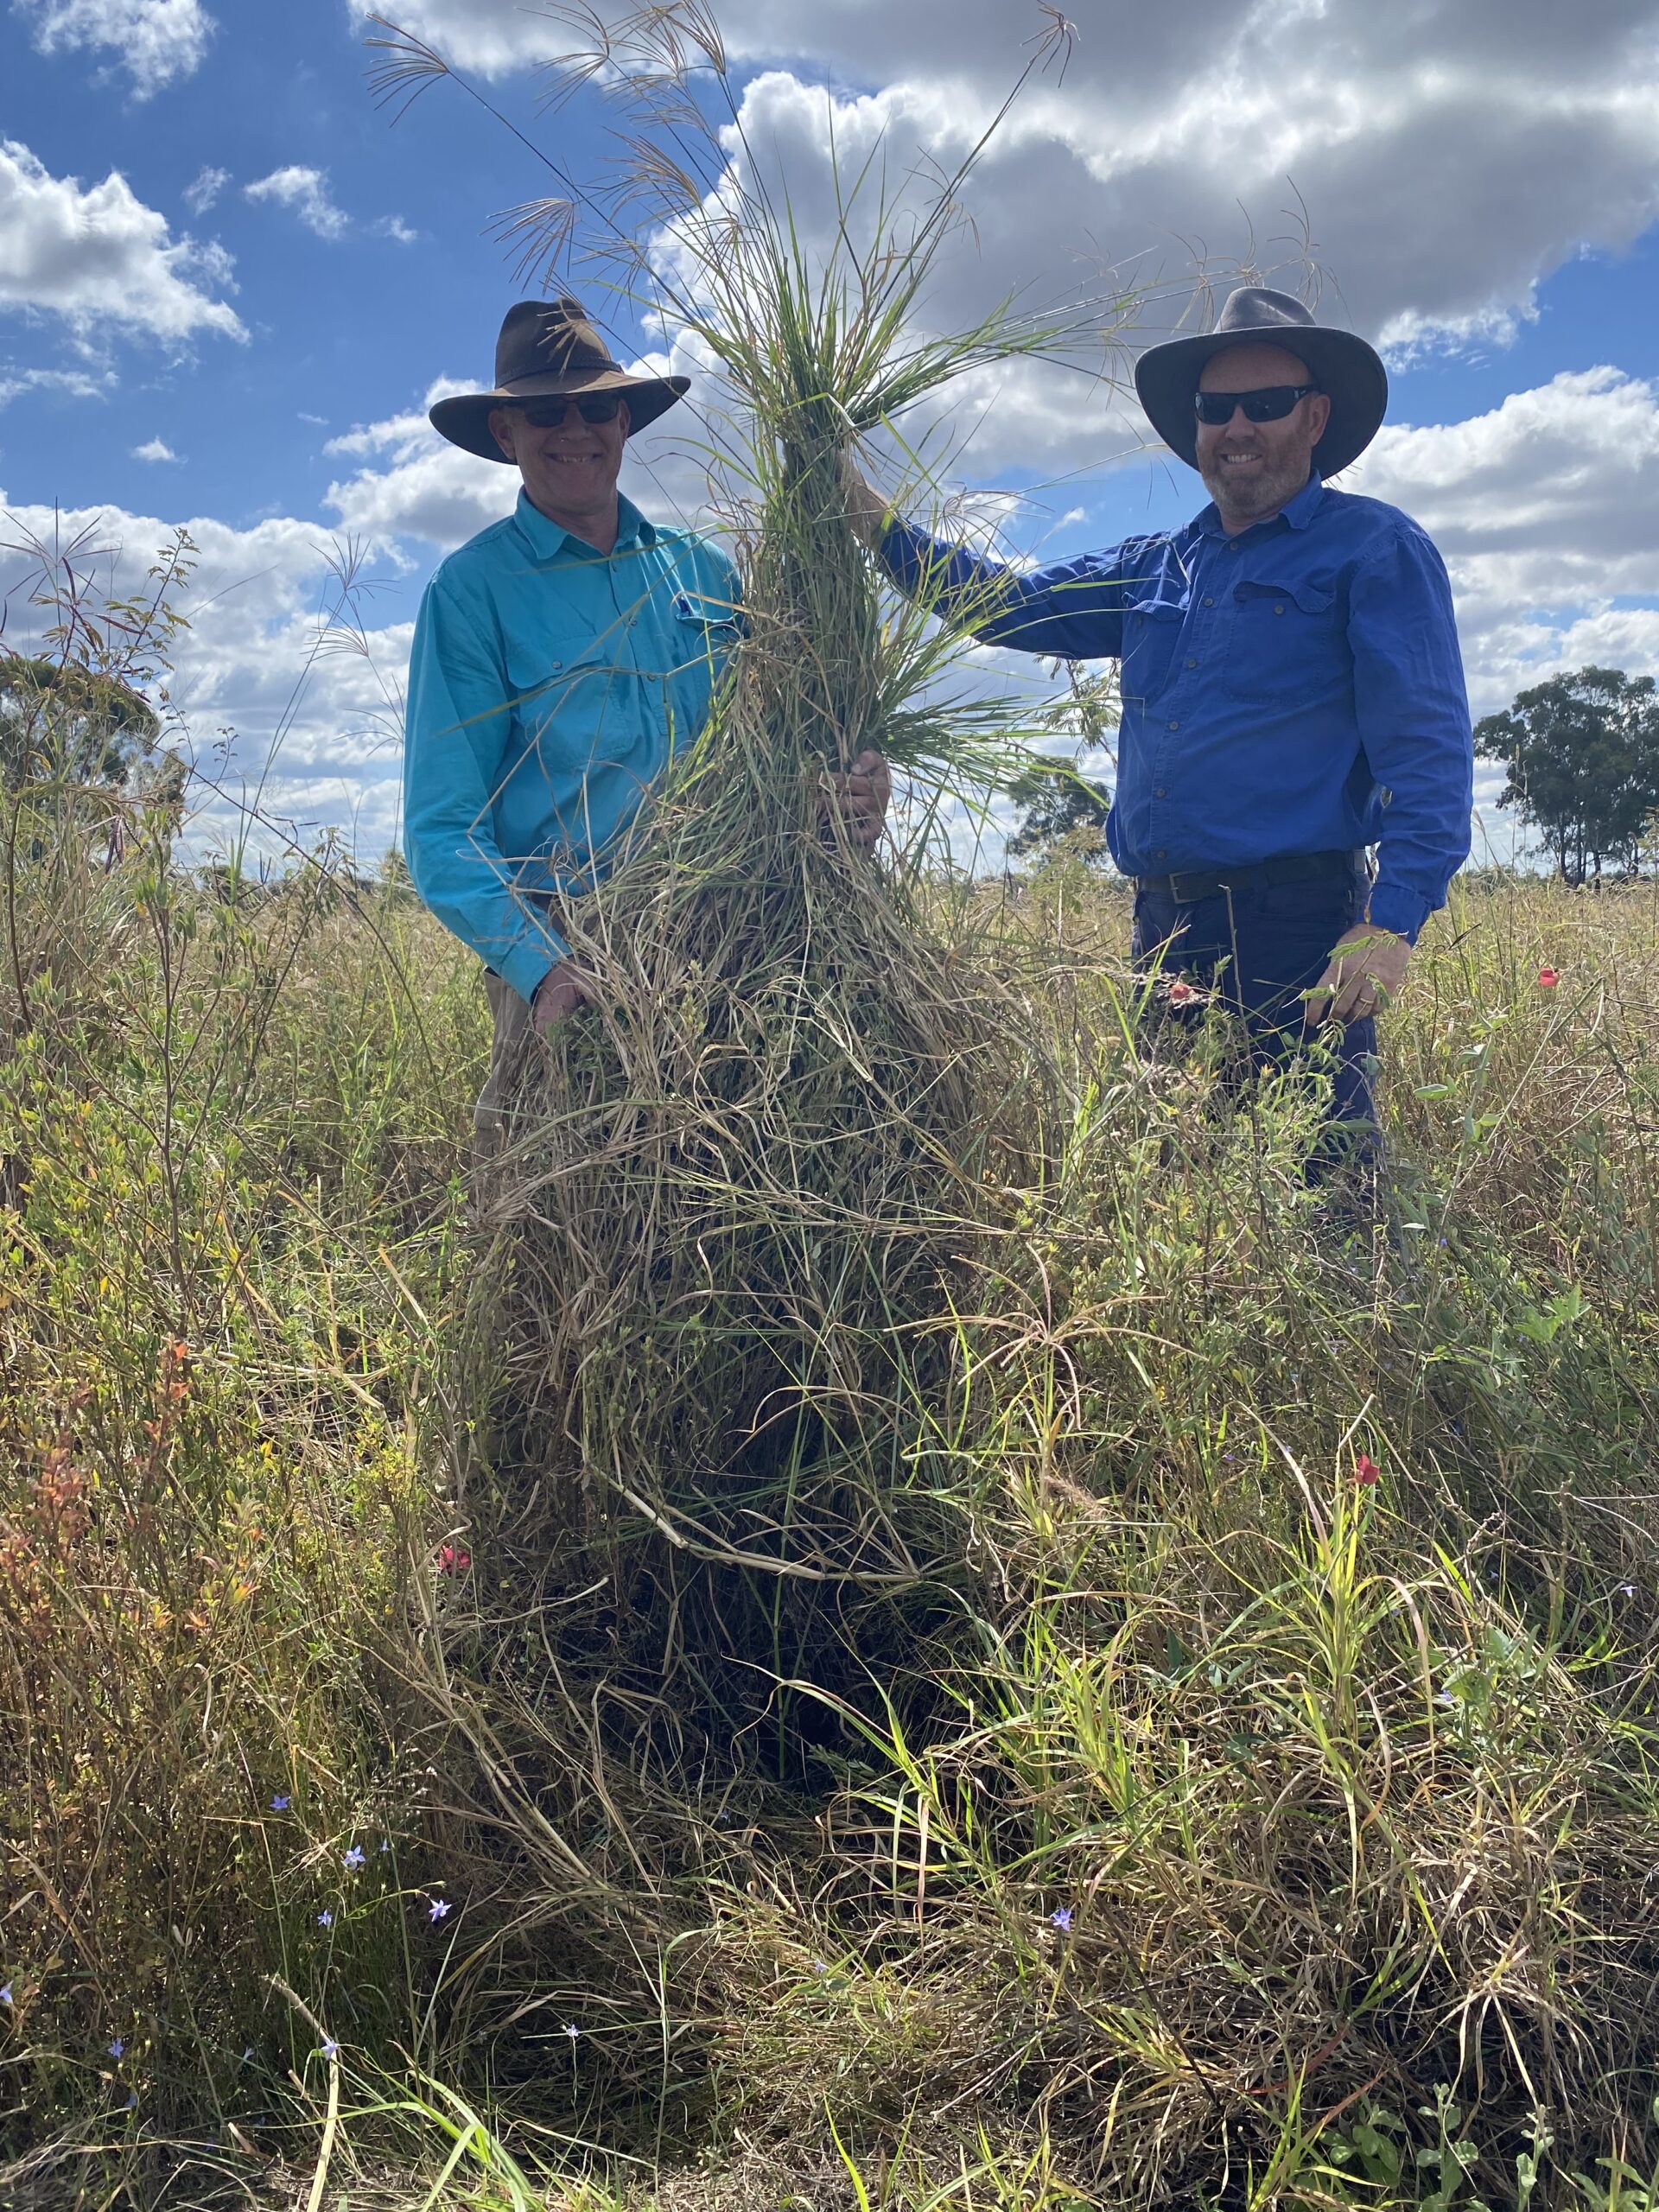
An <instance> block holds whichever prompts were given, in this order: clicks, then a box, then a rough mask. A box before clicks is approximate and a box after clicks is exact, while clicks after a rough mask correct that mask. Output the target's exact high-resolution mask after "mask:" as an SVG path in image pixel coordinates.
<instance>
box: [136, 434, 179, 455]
mask: <svg viewBox="0 0 1659 2212" xmlns="http://www.w3.org/2000/svg"><path fill="white" fill-rule="evenodd" d="M132 457H133V459H134V460H135V461H176V460H177V459H178V457H179V456H178V455H177V454H175V452H174V450H173V448H172V447H171V446H169V445H168V444H166V443H164V442H163V441H162V439H160V438H146V439H145V441H144V442H143V445H141V446H134V448H133V449H132Z"/></svg>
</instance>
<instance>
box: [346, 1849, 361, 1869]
mask: <svg viewBox="0 0 1659 2212" xmlns="http://www.w3.org/2000/svg"><path fill="white" fill-rule="evenodd" d="M362 1864H363V1847H362V1845H361V1844H360V1843H354V1844H353V1846H352V1847H351V1849H350V1850H349V1851H348V1852H347V1853H346V1865H347V1866H350V1867H352V1868H353V1870H355V1869H356V1868H357V1867H359V1866H361V1865H362Z"/></svg>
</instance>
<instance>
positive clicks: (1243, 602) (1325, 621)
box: [1225, 582, 1346, 706]
mask: <svg viewBox="0 0 1659 2212" xmlns="http://www.w3.org/2000/svg"><path fill="white" fill-rule="evenodd" d="M1345 650H1346V639H1344V636H1343V634H1342V611H1341V608H1340V607H1339V606H1338V601H1337V594H1336V593H1335V591H1334V590H1332V589H1331V588H1329V587H1328V586H1325V585H1323V584H1317V583H1311V582H1307V583H1283V584H1275V583H1240V584H1236V585H1235V586H1234V588H1233V622H1232V638H1231V641H1230V649H1229V652H1228V655H1227V669H1226V677H1225V681H1226V687H1227V690H1228V692H1229V694H1230V696H1231V697H1233V698H1235V699H1242V700H1246V701H1249V702H1252V703H1255V704H1261V705H1269V706H1273V705H1286V706H1291V705H1296V704H1299V703H1302V702H1306V700H1307V698H1308V697H1309V696H1310V695H1311V694H1313V693H1315V692H1319V691H1322V690H1324V689H1325V685H1326V683H1328V681H1329V677H1330V675H1331V673H1332V667H1333V664H1334V661H1335V658H1336V656H1337V655H1338V652H1345Z"/></svg>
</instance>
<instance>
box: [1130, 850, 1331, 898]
mask: <svg viewBox="0 0 1659 2212" xmlns="http://www.w3.org/2000/svg"><path fill="white" fill-rule="evenodd" d="M1364 866H1365V849H1364V847H1363V845H1362V846H1360V847H1358V848H1357V849H1356V850H1354V851H1352V852H1346V853H1287V854H1285V855H1282V856H1281V858H1280V859H1278V860H1271V861H1246V862H1242V863H1238V864H1236V865H1234V866H1233V867H1230V868H1177V869H1176V870H1175V872H1174V873H1173V874H1171V875H1137V876H1136V877H1135V889H1136V890H1137V891H1152V892H1155V893H1159V894H1160V895H1161V896H1162V897H1164V898H1166V899H1173V900H1174V901H1175V904H1176V905H1177V906H1197V905H1198V901H1199V899H1213V898H1214V897H1215V896H1216V894H1217V893H1218V892H1222V891H1265V890H1267V889H1268V887H1271V886H1274V885H1277V884H1281V883H1337V882H1343V881H1345V880H1347V879H1348V878H1349V877H1350V876H1351V875H1353V874H1356V873H1357V872H1358V871H1359V870H1360V869H1362V868H1363V867H1364Z"/></svg>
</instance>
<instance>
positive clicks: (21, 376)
mask: <svg viewBox="0 0 1659 2212" xmlns="http://www.w3.org/2000/svg"><path fill="white" fill-rule="evenodd" d="M112 381H113V379H112V378H110V377H108V376H105V377H103V378H99V377H92V376H88V375H87V374H86V372H85V371H84V370H82V369H10V370H8V369H0V407H3V406H4V405H5V404H6V403H7V401H8V400H12V399H16V398H17V397H18V396H19V395H20V394H21V393H22V392H25V391H60V392H61V393H62V394H63V395H64V397H65V398H67V399H102V398H103V397H105V394H106V393H107V392H108V391H109V389H110V385H111V382H112Z"/></svg>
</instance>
